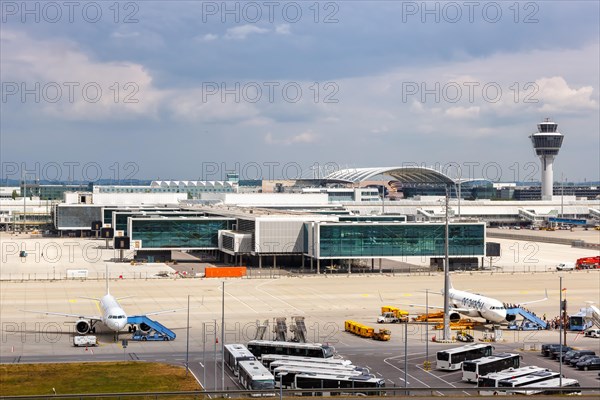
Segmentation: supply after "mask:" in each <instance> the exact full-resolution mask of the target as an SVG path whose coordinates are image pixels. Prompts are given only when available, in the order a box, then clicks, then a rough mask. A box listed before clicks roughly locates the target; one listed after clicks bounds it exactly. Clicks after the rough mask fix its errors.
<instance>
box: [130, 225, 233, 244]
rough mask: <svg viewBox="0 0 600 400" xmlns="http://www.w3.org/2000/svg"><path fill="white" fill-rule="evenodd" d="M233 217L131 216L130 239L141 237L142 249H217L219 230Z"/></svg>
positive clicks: (227, 226)
mask: <svg viewBox="0 0 600 400" xmlns="http://www.w3.org/2000/svg"><path fill="white" fill-rule="evenodd" d="M234 222H235V220H234V219H228V218H219V219H212V218H206V219H189V218H181V219H137V218H136V219H132V220H131V227H132V228H131V232H130V234H131V240H141V241H142V246H141V248H143V249H161V248H200V249H217V248H218V247H219V230H222V229H225V230H228V229H231V227H232V226H233V223H234Z"/></svg>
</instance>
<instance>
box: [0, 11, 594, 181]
mask: <svg viewBox="0 0 600 400" xmlns="http://www.w3.org/2000/svg"><path fill="white" fill-rule="evenodd" d="M599 4H600V2H598V1H595V0H594V1H522V2H516V1H496V2H485V1H484V2H481V1H470V2H468V1H464V2H463V1H457V2H452V1H450V2H446V1H441V2H422V1H418V2H412V1H314V0H310V1H295V2H294V1H291V2H288V1H232V2H222V1H123V2H116V1H113V0H111V1H95V2H86V1H73V2H62V1H57V2H52V1H51V2H46V1H4V0H2V1H1V2H0V5H1V18H2V20H1V24H0V78H1V79H0V80H1V82H2V88H1V96H2V100H1V103H0V107H1V108H0V145H1V146H0V155H1V159H2V160H1V164H2V178H8V179H19V178H20V177H21V176H22V175H24V176H26V177H27V179H32V177H35V178H36V179H49V180H53V179H62V180H69V179H76V180H91V181H95V180H97V179H130V178H137V179H163V180H166V179H173V180H220V179H223V178H224V176H225V174H226V173H227V172H230V171H235V172H238V173H239V174H240V178H242V179H257V178H261V177H262V178H264V179H272V178H291V179H293V178H299V177H305V178H306V177H314V176H317V175H318V174H320V175H323V174H326V173H327V172H332V171H335V170H338V169H342V168H359V167H388V166H389V167H392V166H408V165H419V166H431V167H434V168H438V169H440V170H442V171H443V172H446V173H448V174H449V175H451V176H454V177H458V176H460V177H462V178H465V179H469V178H486V179H490V180H492V181H502V182H508V181H515V180H518V181H538V180H539V179H540V162H539V159H538V158H537V157H536V156H535V154H534V151H533V149H532V146H531V142H530V139H529V138H528V136H529V135H530V134H532V133H534V132H536V130H537V128H536V124H537V123H539V122H541V121H543V120H544V119H545V118H550V119H551V120H553V121H555V122H557V123H558V124H559V126H558V127H559V131H560V132H561V133H563V134H564V135H565V139H564V142H563V147H562V149H561V151H560V153H559V155H558V157H557V158H556V161H555V163H554V171H555V172H554V178H555V181H598V180H600V107H599V104H600V99H599V95H598V93H599V84H600V82H599V81H600V66H599V62H600V61H599V60H600V54H599V53H600V51H599V48H600V30H599V25H600V23H599V20H600V8H599Z"/></svg>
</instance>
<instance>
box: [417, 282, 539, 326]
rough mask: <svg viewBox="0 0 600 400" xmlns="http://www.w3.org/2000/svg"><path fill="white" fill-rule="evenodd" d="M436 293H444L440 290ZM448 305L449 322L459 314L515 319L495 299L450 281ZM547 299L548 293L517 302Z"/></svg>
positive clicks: (458, 318)
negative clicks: (455, 286) (460, 288)
mask: <svg viewBox="0 0 600 400" xmlns="http://www.w3.org/2000/svg"><path fill="white" fill-rule="evenodd" d="M435 293H436V294H441V295H442V296H443V295H444V291H443V290H442V291H441V292H440V293H438V292H435ZM448 298H449V299H448V302H449V304H448V306H449V309H450V315H449V319H450V322H457V321H458V320H460V314H463V315H466V316H468V317H476V318H477V317H478V318H483V319H485V320H486V321H489V322H493V323H502V322H512V321H514V320H515V319H516V315H513V314H507V313H506V305H505V304H504V303H503V302H502V301H500V300H497V299H494V298H491V297H487V296H483V295H480V294H476V293H470V292H465V291H463V290H458V289H454V287H453V286H452V282H450V289H449V290H448ZM546 300H548V293H546V297H544V298H543V299H540V300H533V301H528V302H525V303H519V306H524V305H526V304H532V303H539V302H541V301H546ZM409 306H411V307H415V306H418V307H426V306H425V305H423V304H409ZM428 307H429V308H436V309H442V310H443V309H444V307H440V306H431V305H429V306H428Z"/></svg>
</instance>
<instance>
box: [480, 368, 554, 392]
mask: <svg viewBox="0 0 600 400" xmlns="http://www.w3.org/2000/svg"><path fill="white" fill-rule="evenodd" d="M541 371H550V370H549V369H547V368H541V367H534V366H529V367H521V368H516V369H513V368H510V369H507V370H505V371H500V372H492V373H491V374H487V375H484V376H480V377H479V380H478V381H477V387H478V388H481V389H480V390H479V395H481V396H492V395H494V394H496V393H497V392H496V388H497V387H498V382H500V381H501V380H503V379H512V378H518V377H520V376H525V375H529V374H532V373H534V372H541Z"/></svg>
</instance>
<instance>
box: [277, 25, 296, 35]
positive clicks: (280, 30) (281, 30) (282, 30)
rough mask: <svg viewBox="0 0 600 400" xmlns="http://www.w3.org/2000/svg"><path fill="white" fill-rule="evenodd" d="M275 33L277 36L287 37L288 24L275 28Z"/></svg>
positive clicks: (288, 31)
mask: <svg viewBox="0 0 600 400" xmlns="http://www.w3.org/2000/svg"><path fill="white" fill-rule="evenodd" d="M275 33H277V34H279V35H289V34H291V33H292V32H291V30H290V24H281V25H277V26H276V27H275Z"/></svg>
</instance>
